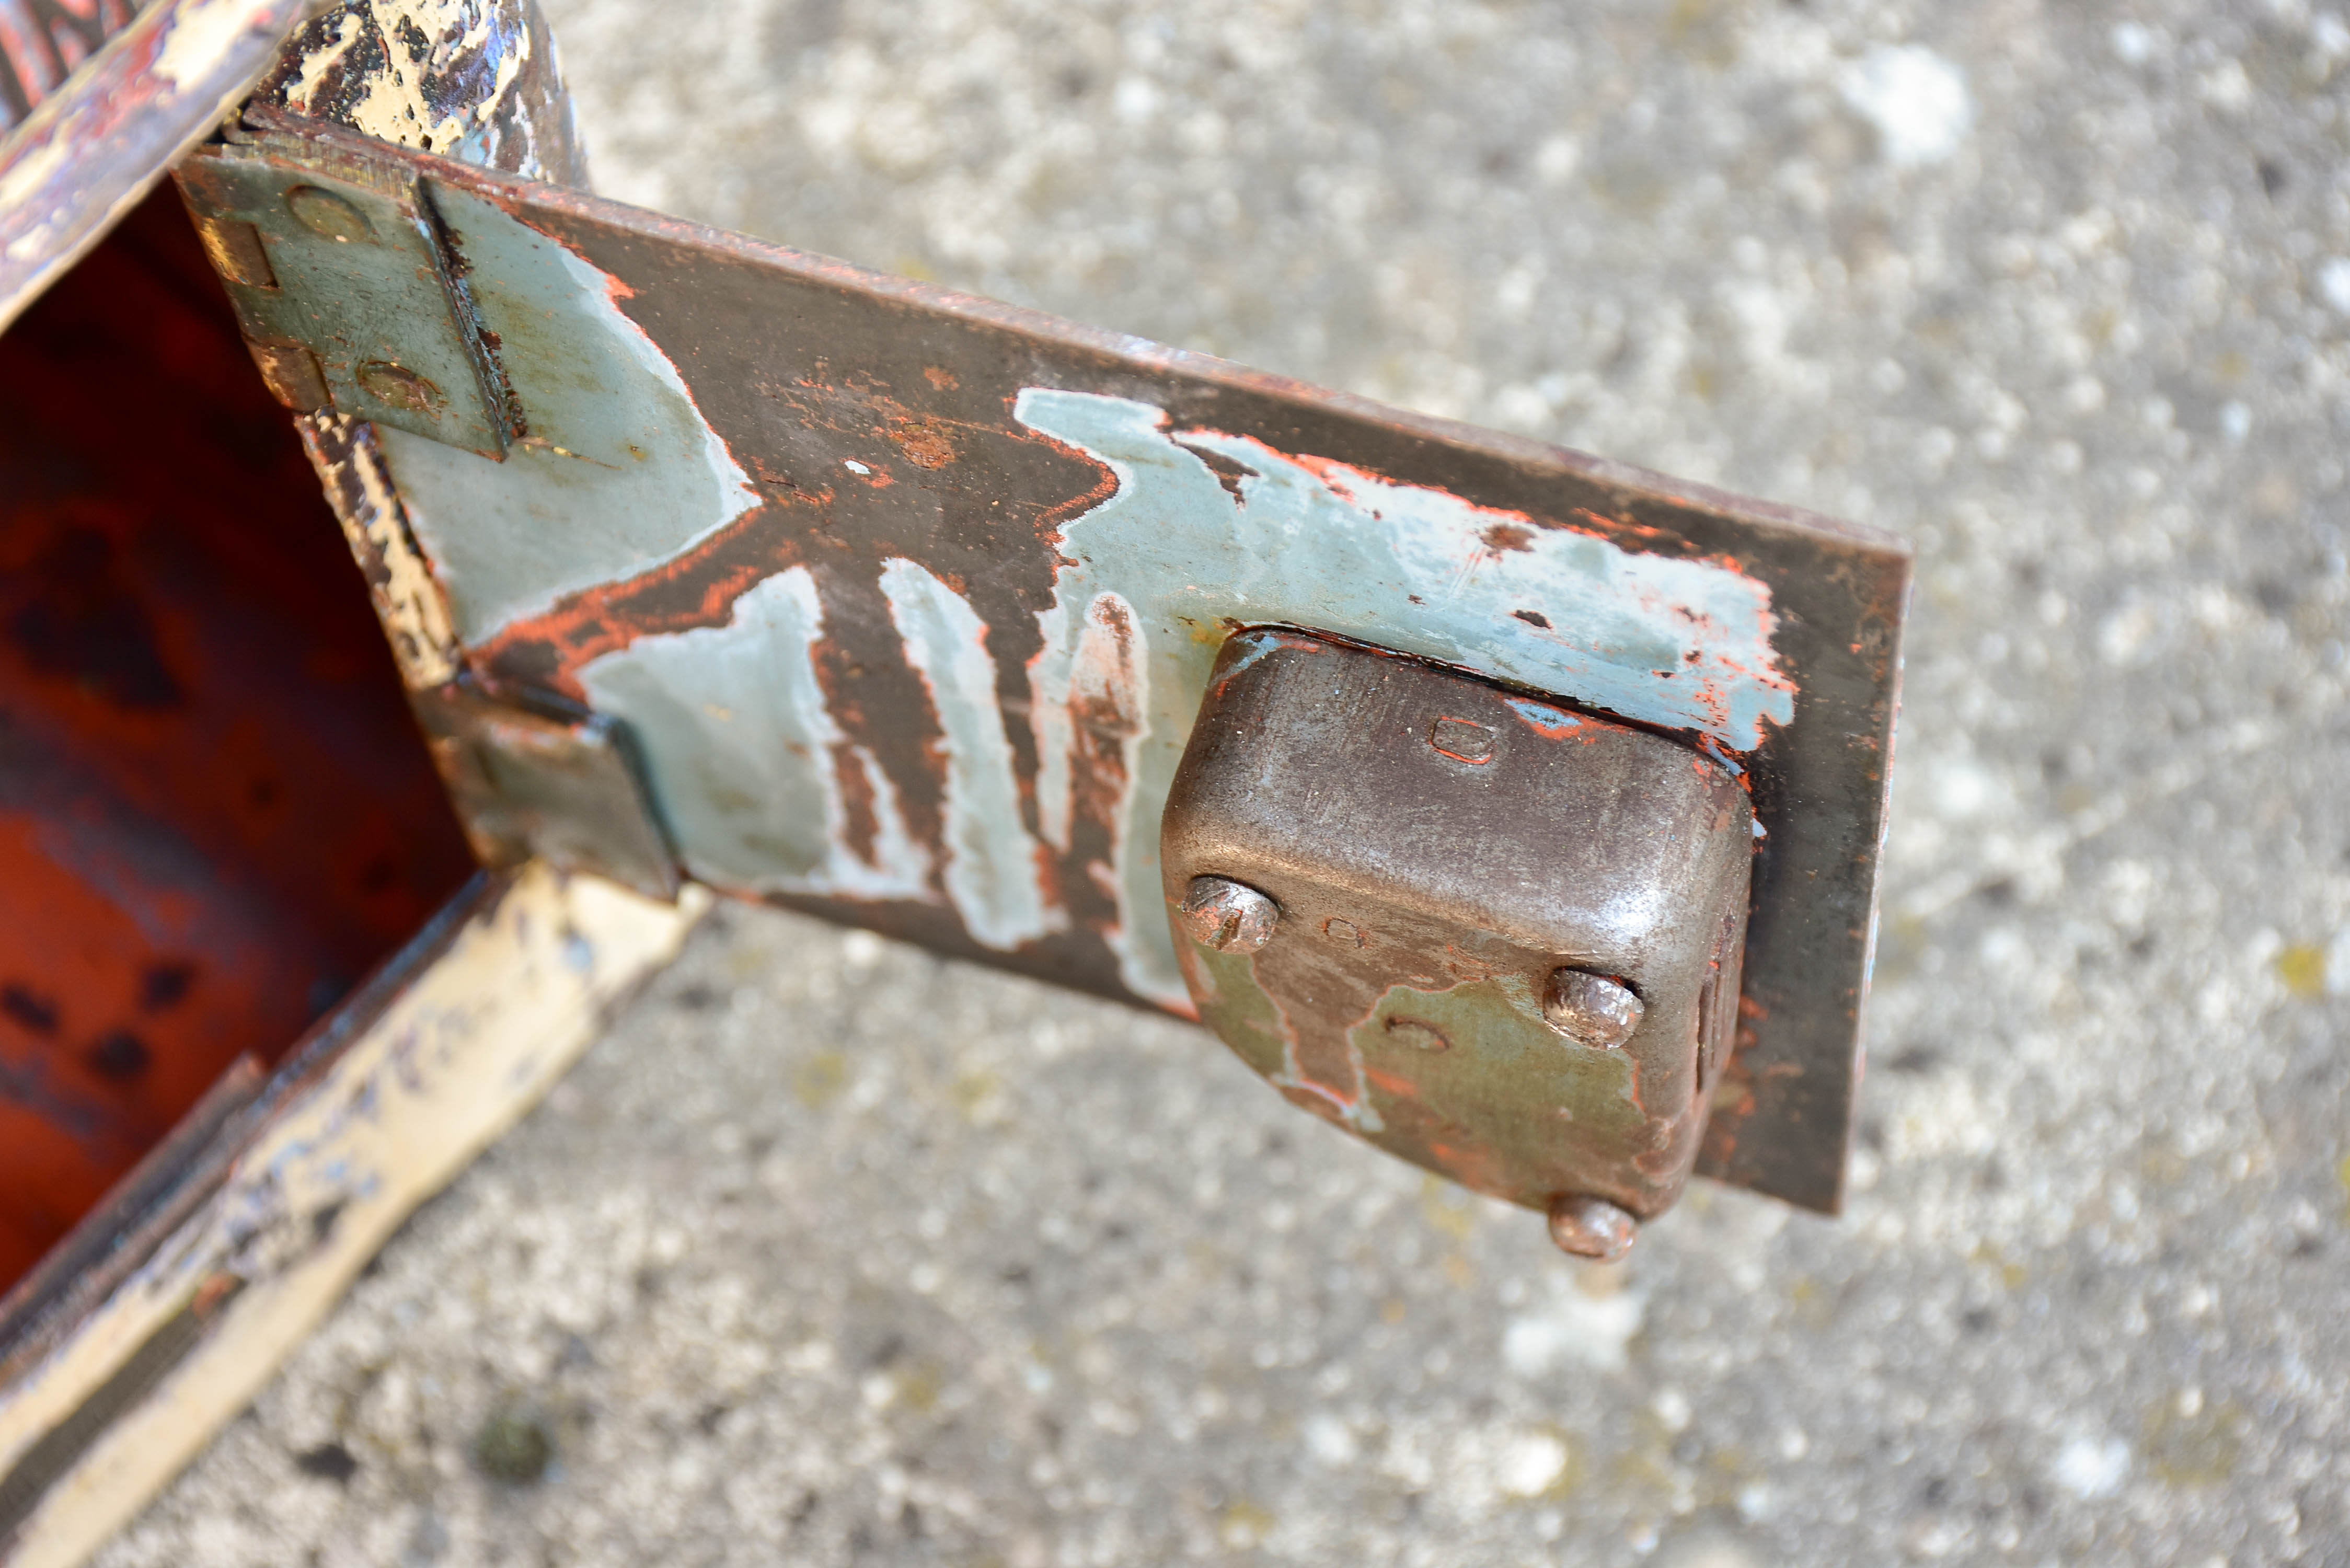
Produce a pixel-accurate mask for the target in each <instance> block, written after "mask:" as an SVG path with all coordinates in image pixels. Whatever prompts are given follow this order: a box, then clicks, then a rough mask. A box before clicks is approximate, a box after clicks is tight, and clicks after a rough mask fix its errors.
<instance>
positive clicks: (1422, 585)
mask: <svg viewBox="0 0 2350 1568" xmlns="http://www.w3.org/2000/svg"><path fill="white" fill-rule="evenodd" d="M1015 413H1016V415H1017V417H1018V418H1019V420H1020V421H1021V422H1022V423H1023V424H1025V425H1027V426H1028V427H1029V428H1030V429H1032V430H1035V431H1038V432H1040V433H1042V434H1044V435H1047V436H1050V437H1052V438H1053V439H1054V440H1055V441H1064V442H1066V443H1067V444H1068V445H1070V446H1073V447H1076V448H1078V449H1080V450H1082V451H1084V452H1087V453H1088V454H1089V455H1091V456H1092V457H1094V458H1096V459H1097V460H1098V461H1099V462H1103V463H1105V464H1107V466H1108V467H1109V468H1110V469H1111V470H1112V472H1115V473H1116V475H1117V477H1118V489H1117V491H1116V493H1114V494H1112V495H1111V496H1110V497H1109V498H1108V499H1107V500H1105V501H1103V502H1102V503H1101V504H1098V505H1097V506H1095V507H1094V508H1093V509H1092V510H1090V511H1088V512H1087V513H1086V514H1083V515H1082V516H1079V517H1077V518H1076V519H1074V520H1073V521H1071V522H1070V523H1069V524H1066V527H1065V528H1064V529H1063V531H1062V544H1061V553H1062V555H1063V556H1065V557H1066V559H1067V560H1068V561H1069V562H1070V564H1069V565H1067V566H1064V567H1063V568H1062V569H1061V570H1060V572H1059V574H1058V576H1057V579H1056V582H1055V597H1054V603H1053V605H1052V606H1051V607H1049V608H1047V609H1045V610H1043V611H1041V612H1039V614H1038V617H1037V623H1038V627H1039V629H1040V630H1041V631H1042V632H1043V635H1044V639H1045V650H1044V652H1043V653H1041V654H1039V655H1038V657H1037V658H1036V659H1035V661H1034V662H1033V663H1032V665H1031V667H1030V679H1031V681H1032V683H1033V692H1034V700H1033V707H1032V715H1033V717H1032V722H1033V723H1034V724H1035V730H1036V738H1037V742H1038V748H1039V751H1040V753H1042V754H1044V755H1045V756H1047V757H1055V756H1058V757H1066V755H1067V753H1068V747H1069V734H1070V731H1069V720H1068V717H1067V711H1068V701H1067V692H1068V691H1069V686H1070V681H1071V671H1072V670H1073V669H1074V667H1075V663H1076V659H1077V654H1078V649H1080V647H1081V645H1082V642H1083V637H1084V632H1083V627H1084V625H1085V624H1086V622H1087V620H1088V618H1090V616H1091V614H1092V611H1093V607H1094V605H1095V604H1096V603H1097V600H1098V599H1099V598H1100V597H1101V596H1103V595H1106V594H1115V595H1118V596H1119V597H1121V599H1122V601H1123V602H1124V603H1125V604H1126V605H1128V606H1129V607H1131V610H1132V613H1133V625H1134V629H1135V635H1136V637H1137V638H1138V639H1139V643H1140V648H1139V649H1138V654H1139V657H1137V658H1136V659H1134V661H1133V664H1132V667H1131V668H1132V675H1131V679H1132V680H1133V683H1134V687H1133V690H1132V691H1130V692H1129V693H1128V694H1127V696H1126V699H1125V701H1127V702H1128V703H1129V704H1130V706H1131V708H1132V710H1133V711H1134V712H1135V713H1136V714H1137V716H1138V728H1139V732H1138V733H1137V735H1136V736H1135V738H1134V744H1133V747H1132V749H1131V756H1132V762H1131V763H1130V766H1129V773H1128V778H1129V781H1130V782H1129V788H1128V797H1127V806H1126V822H1125V827H1124V831H1123V833H1122V834H1121V835H1120V836H1119V842H1118V867H1117V887H1118V908H1119V915H1120V926H1121V928H1122V935H1121V939H1120V952H1121V957H1122V959H1123V961H1124V978H1125V980H1126V982H1127V984H1128V986H1129V987H1130V988H1131V989H1132V990H1134V991H1135V992H1138V993H1139V994H1140V995H1143V996H1147V997H1151V998H1154V999H1171V998H1177V997H1181V996H1182V995H1184V994H1185V992H1184V989H1183V985H1182V977H1181V971H1180V970H1179V969H1178V967H1177V965H1176V961H1175V951H1174V947H1173V943H1172V940H1171V938H1170V935H1169V933H1168V931H1167V923H1166V921H1165V920H1164V919H1162V918H1160V914H1159V909H1160V904H1161V892H1160V888H1159V812H1160V810H1161V809H1162V807H1163V805H1164V804H1165V802H1166V798H1167V791H1168V787H1169V785H1170V783H1171V782H1172V780H1173V778H1174V774H1175V767H1176V764H1177V763H1179V762H1180V760H1181V757H1182V751H1183V744H1184V742H1185V741H1186V739H1188V737H1189V735H1190V732H1191V720H1192V717H1193V715H1194V714H1195V713H1196V712H1197V711H1199V704H1200V699H1201V695H1202V694H1203V693H1204V691H1206V689H1207V679H1208V672H1209V669H1210V667H1211V665H1212V664H1213V662H1214V660H1215V656H1216V651H1217V649H1218V647H1219V646H1220V645H1221V643H1222V635H1221V631H1220V629H1219V628H1221V627H1222V625H1224V624H1226V623H1228V622H1230V621H1234V620H1239V621H1249V620H1269V621H1290V622H1295V623H1296V624H1299V625H1303V626H1310V627H1315V628H1320V629H1322V630H1326V631H1334V632H1337V633H1340V634H1341V635H1344V636H1349V637H1355V638H1359V639H1362V640H1364V641H1366V642H1369V643H1374V644H1377V645H1378V646H1381V647H1386V648H1392V649H1400V650H1402V651H1404V652H1408V653H1417V654H1421V655H1424V656H1426V657H1429V658H1431V659H1440V660H1443V661H1444V662H1446V663H1449V664H1455V665H1460V666H1462V667H1464V668H1467V669H1471V670H1478V671H1480V672H1482V673H1483V674H1486V675H1490V676H1494V677H1497V678H1499V679H1502V680H1509V681H1512V682H1515V683H1518V684H1522V685H1525V686H1530V687H1533V688H1534V689H1536V690H1539V691H1553V692H1556V693H1559V694H1560V695H1562V696H1565V697H1568V698H1572V699H1574V700H1575V701H1581V702H1586V703H1588V704H1590V705H1591V706H1593V707H1595V708H1598V709H1602V710H1605V711H1608V712H1612V713H1617V714H1621V715H1622V716H1624V717H1626V718H1628V719H1633V720H1637V721H1639V722H1645V723H1650V724H1656V725H1659V726H1662V727H1665V728H1669V729H1686V730H1694V731H1697V732H1700V734H1702V735H1705V736H1709V737H1711V738H1712V739H1714V740H1716V741H1718V742H1720V743H1721V744H1722V745H1724V746H1726V747H1728V748H1730V749H1731V750H1732V751H1747V750H1751V749H1752V748H1753V747H1755V746H1757V745H1759V744H1761V743H1762V741H1763V724H1764V723H1765V722H1769V723H1773V724H1778V725H1784V724H1786V723H1788V722H1790V721H1791V720H1792V719H1793V717H1794V684H1793V682H1792V681H1790V680H1788V679H1787V678H1786V676H1785V675H1784V674H1783V672H1782V671H1781V670H1780V669H1779V666H1778V659H1777V656H1776V654H1775V653H1774V652H1773V649H1772V646H1771V638H1772V634H1773V630H1774V628H1775V627H1776V621H1775V618H1773V614H1772V611H1771V605H1770V593H1769V590H1768V588H1766V587H1764V586H1763V584H1761V583H1758V582H1756V581H1754V580H1753V579H1752V578H1750V577H1748V576H1745V575H1743V574H1742V573H1741V572H1739V571H1737V570H1736V569H1735V568H1733V567H1731V566H1725V565H1721V564H1719V563H1716V562H1711V561H1693V560H1686V559H1679V558H1675V557H1670V556H1650V555H1642V554H1638V553H1636V552H1632V551H1627V550H1624V549H1622V548H1620V547H1618V546H1617V545H1615V544H1614V543H1612V542H1611V541H1609V540H1607V539H1604V538H1601V537H1599V536H1597V535H1594V534H1588V533H1584V532H1580V531H1577V530H1573V529H1551V528H1541V527H1537V526H1535V525H1534V524H1532V523H1531V522H1530V521H1529V520H1528V519H1527V518H1525V517H1524V516H1523V515H1520V514H1513V513H1506V512H1498V511H1494V510H1492V509H1488V508H1482V507H1477V506H1472V505H1471V504H1468V503H1466V502H1464V501H1461V499H1460V498H1459V497H1457V496H1454V495H1451V494H1448V493H1445V492H1443V491H1440V490H1434V489H1428V488H1423V487H1420V486H1417V485H1406V484H1396V483H1390V482H1388V481H1387V480H1384V479H1381V478H1379V477H1378V476H1376V475H1374V474H1369V473H1366V472H1361V471H1359V470H1355V469H1350V468H1347V467H1345V466H1344V465H1341V464H1337V463H1332V462H1322V461H1318V460H1315V459H1312V458H1296V457H1292V456H1288V455H1286V454H1284V453H1281V452H1275V451H1274V450H1273V449H1271V448H1270V447H1267V446H1265V445H1264V444H1263V442H1261V441H1254V440H1253V439H1250V438H1246V437H1241V436H1232V435H1226V434H1223V433H1222V432H1220V431H1173V430H1170V428H1169V421H1168V418H1167V415H1166V413H1165V412H1164V411H1163V410H1159V409H1157V408H1154V407H1152V406H1151V405H1149V404H1148V403H1141V402H1135V401H1130V400H1125V399H1120V398H1109V397H1102V396H1098V395H1096V394H1092V393H1085V392H1068V391H1057V390H1052V389H1045V388H1035V387H1032V388H1029V389H1025V390H1024V391H1023V392H1022V393H1021V394H1020V397H1019V400H1018V401H1017V403H1016V404H1015ZM1200 451H1208V452H1215V453H1217V454H1219V455H1220V456H1222V457H1224V458H1226V459H1228V460H1230V461H1232V462H1236V463H1238V464H1240V465H1241V466H1242V467H1243V468H1244V469H1246V470H1248V473H1247V475H1246V476H1245V477H1243V479H1242V480H1241V481H1240V485H1239V488H1240V495H1239V496H1238V497H1237V498H1235V497H1234V496H1233V495H1232V493H1230V492H1228V491H1227V490H1226V489H1225V488H1224V485H1223V484H1222V482H1221V481H1220V480H1219V479H1218V477H1217V475H1216V473H1215V472H1214V471H1213V470H1211V468H1210V467H1209V466H1208V464H1207V463H1206V462H1204V461H1202V460H1201V457H1200V456H1199V455H1198V453H1199V452H1200ZM1497 530H1507V532H1506V533H1498V534H1497V532H1496V531H1497ZM1495 538H1502V539H1504V540H1506V541H1507V543H1506V545H1503V546H1497V545H1494V544H1492V543H1491V542H1490V541H1492V540H1493V539H1495ZM1521 610H1526V611H1531V612H1534V614H1536V615H1538V616H1540V617H1542V618H1544V619H1545V620H1547V621H1548V623H1549V624H1548V625H1547V626H1546V627H1545V626H1538V625H1535V624H1533V623H1531V622H1529V621H1527V620H1524V619H1522V618H1519V615H1518V613H1517V612H1519V611H1521ZM1048 786H1049V788H1048ZM1068 788H1069V782H1068V770H1067V767H1066V763H1061V764H1059V765H1058V766H1057V767H1056V768H1055V769H1054V770H1053V771H1052V772H1051V773H1050V774H1048V775H1046V776H1041V777H1040V778H1039V781H1038V794H1039V797H1040V798H1039V805H1038V815H1039V819H1040V821H1041V822H1043V823H1044V824H1045V825H1046V826H1047V827H1048V831H1049V829H1050V828H1051V827H1052V826H1058V825H1060V824H1063V823H1065V822H1066V820H1067V815H1068V810H1069V807H1068V805H1067V792H1068Z"/></svg>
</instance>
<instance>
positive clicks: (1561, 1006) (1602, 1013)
mask: <svg viewBox="0 0 2350 1568" xmlns="http://www.w3.org/2000/svg"><path fill="white" fill-rule="evenodd" d="M1647 1011H1648V1008H1647V1007H1646V1006H1645V1005H1643V1004H1642V1002H1641V1001H1640V999H1639V998H1638V996H1636V995H1634V994H1633V993H1632V988H1631V987H1630V986H1628V985H1626V984H1625V983H1624V982H1623V981H1620V980H1611V979H1609V978H1608V977H1607V975H1604V974H1593V973H1592V972H1591V971H1588V970H1581V969H1560V970H1553V971H1551V976H1550V980H1549V981H1548V983H1546V984H1545V985H1544V987H1543V1021H1544V1023H1548V1024H1549V1025H1550V1026H1551V1027H1552V1028H1553V1029H1555V1030H1557V1031H1558V1032H1559V1033H1561V1034H1564V1035H1565V1036H1566V1037H1567V1038H1568V1039H1569V1040H1572V1041H1574V1042H1575V1044H1578V1045H1586V1046H1589V1047H1590V1048H1591V1049H1592V1050H1594V1051H1613V1050H1615V1049H1616V1048H1617V1046H1619V1045H1621V1044H1624V1042H1626V1041H1627V1040H1629V1039H1630V1038H1632V1032H1633V1031H1634V1030H1636V1029H1638V1028H1639V1027H1640V1015H1641V1014H1642V1013H1644V1012H1647Z"/></svg>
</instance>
